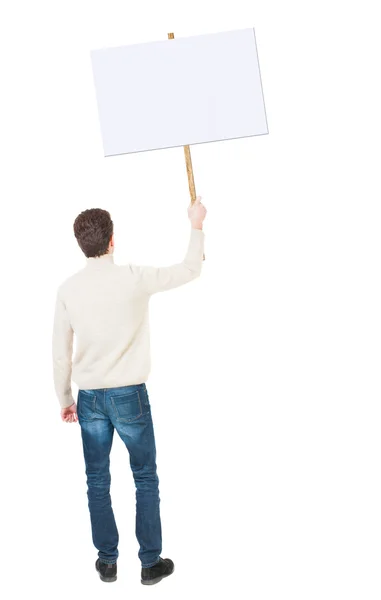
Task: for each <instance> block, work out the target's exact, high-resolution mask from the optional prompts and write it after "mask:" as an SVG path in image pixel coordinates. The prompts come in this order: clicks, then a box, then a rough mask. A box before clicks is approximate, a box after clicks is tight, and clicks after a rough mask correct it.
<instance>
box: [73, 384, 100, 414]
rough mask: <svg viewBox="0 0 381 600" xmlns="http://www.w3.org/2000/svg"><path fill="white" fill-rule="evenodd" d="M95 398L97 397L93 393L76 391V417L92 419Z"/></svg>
mask: <svg viewBox="0 0 381 600" xmlns="http://www.w3.org/2000/svg"><path fill="white" fill-rule="evenodd" d="M96 399H97V397H96V395H95V394H94V393H91V392H85V391H83V390H79V391H78V400H77V413H78V419H81V420H82V421H93V420H94V419H95V417H96V414H95V405H96Z"/></svg>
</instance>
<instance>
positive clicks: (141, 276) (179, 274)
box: [130, 228, 205, 295]
mask: <svg viewBox="0 0 381 600" xmlns="http://www.w3.org/2000/svg"><path fill="white" fill-rule="evenodd" d="M204 237H205V234H204V232H203V231H202V230H201V229H194V228H191V234H190V240H189V244H188V249H187V252H186V254H185V257H184V260H183V261H182V262H180V263H177V264H174V265H170V266H168V267H150V266H136V265H130V269H131V270H132V271H133V272H134V273H135V274H136V275H137V276H138V281H139V285H141V286H142V288H143V289H144V290H145V291H146V292H147V293H148V294H150V295H151V294H155V293H156V292H163V291H166V290H170V289H172V288H176V287H179V286H180V285H183V284H184V283H188V282H189V281H192V279H195V278H196V277H198V276H199V275H200V274H201V267H202V261H203V253H204Z"/></svg>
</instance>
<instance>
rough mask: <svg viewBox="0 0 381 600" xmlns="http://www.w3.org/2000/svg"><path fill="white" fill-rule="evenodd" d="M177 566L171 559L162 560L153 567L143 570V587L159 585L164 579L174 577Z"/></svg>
mask: <svg viewBox="0 0 381 600" xmlns="http://www.w3.org/2000/svg"><path fill="white" fill-rule="evenodd" d="M174 570H175V565H174V564H173V561H172V560H171V559H170V558H161V557H160V559H159V562H157V563H156V564H155V565H153V567H143V568H142V578H141V582H142V584H143V585H153V584H154V583H159V581H161V580H162V579H164V577H168V575H172V573H173V571H174Z"/></svg>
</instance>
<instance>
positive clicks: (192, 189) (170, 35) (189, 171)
mask: <svg viewBox="0 0 381 600" xmlns="http://www.w3.org/2000/svg"><path fill="white" fill-rule="evenodd" d="M168 39H169V40H174V39H175V34H174V33H168ZM184 155H185V166H186V169H187V175H188V186H189V193H190V197H191V204H193V203H194V202H195V200H196V186H195V184H194V177H193V167H192V157H191V152H190V148H189V146H184ZM203 260H205V254H204V256H203Z"/></svg>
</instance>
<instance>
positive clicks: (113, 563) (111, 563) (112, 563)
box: [99, 558, 116, 565]
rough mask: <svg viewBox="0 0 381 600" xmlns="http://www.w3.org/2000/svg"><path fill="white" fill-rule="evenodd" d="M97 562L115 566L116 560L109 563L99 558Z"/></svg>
mask: <svg viewBox="0 0 381 600" xmlns="http://www.w3.org/2000/svg"><path fill="white" fill-rule="evenodd" d="M99 560H100V562H103V563H105V564H106V565H116V560H115V561H114V562H111V561H110V560H103V558H100V559H99Z"/></svg>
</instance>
